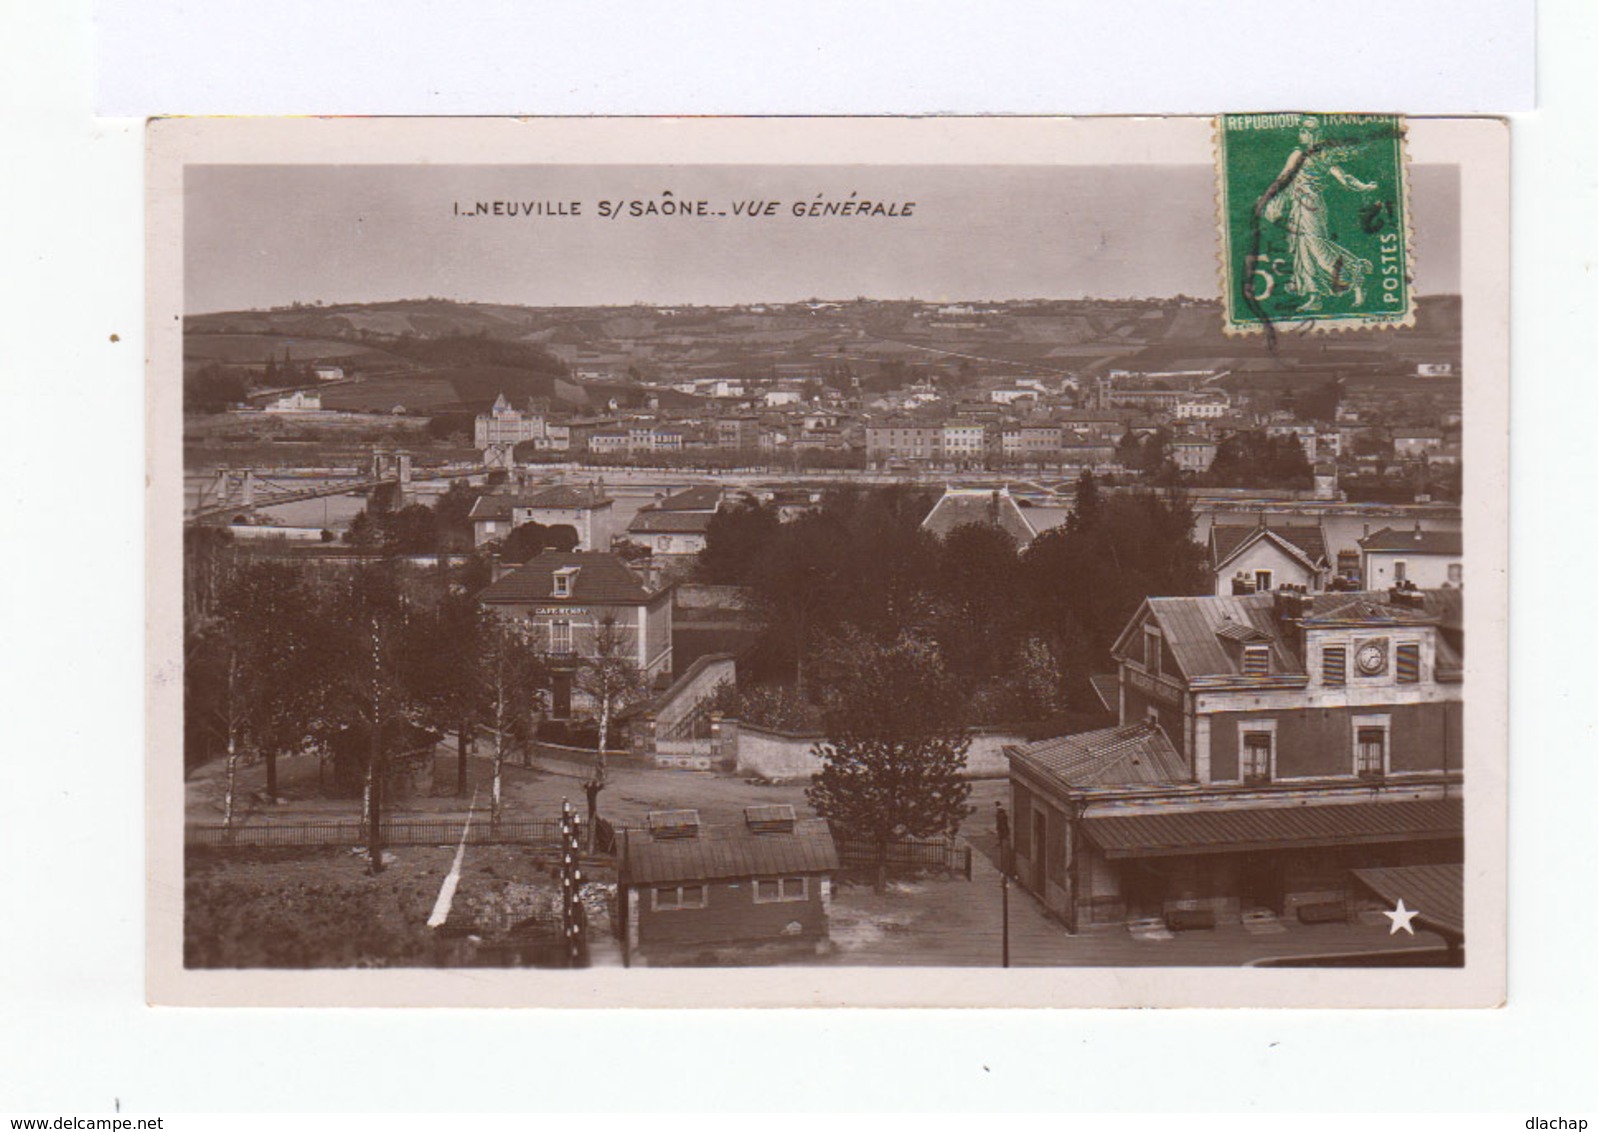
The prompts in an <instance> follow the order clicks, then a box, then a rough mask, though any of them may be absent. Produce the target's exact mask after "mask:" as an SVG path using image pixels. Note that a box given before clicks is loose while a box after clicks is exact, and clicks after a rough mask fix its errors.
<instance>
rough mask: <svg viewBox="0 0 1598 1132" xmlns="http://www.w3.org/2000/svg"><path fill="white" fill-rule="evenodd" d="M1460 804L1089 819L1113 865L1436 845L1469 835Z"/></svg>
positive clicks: (1444, 801) (1087, 825) (1088, 829)
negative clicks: (1124, 860)
mask: <svg viewBox="0 0 1598 1132" xmlns="http://www.w3.org/2000/svg"><path fill="white" fill-rule="evenodd" d="M1464 828H1465V826H1464V808H1463V805H1462V804H1461V802H1460V800H1459V799H1458V798H1440V799H1430V800H1425V801H1402V802H1345V803H1343V804H1341V805H1327V806H1293V805H1280V806H1271V807H1256V808H1252V809H1227V810H1222V809H1207V810H1181V811H1173V812H1166V813H1150V814H1113V815H1105V816H1102V817H1098V816H1093V815H1091V814H1090V815H1089V816H1088V817H1086V818H1085V819H1083V821H1082V830H1083V832H1084V833H1085V834H1086V835H1087V837H1088V839H1089V840H1090V841H1092V842H1093V844H1095V845H1097V846H1098V847H1099V848H1100V849H1101V850H1103V851H1104V855H1105V856H1106V857H1110V858H1121V857H1174V856H1186V855H1189V854H1195V853H1238V852H1246V851H1250V850H1257V849H1307V848H1315V847H1318V846H1328V845H1351V844H1356V843H1358V844H1379V843H1388V842H1400V841H1436V840H1441V839H1445V838H1452V837H1460V836H1462V835H1463V834H1464Z"/></svg>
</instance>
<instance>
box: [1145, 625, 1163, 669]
mask: <svg viewBox="0 0 1598 1132" xmlns="http://www.w3.org/2000/svg"><path fill="white" fill-rule="evenodd" d="M1143 667H1144V668H1147V669H1148V670H1149V671H1150V672H1152V673H1154V674H1155V675H1156V676H1158V675H1159V674H1160V631H1159V630H1158V629H1156V628H1155V627H1154V626H1152V625H1145V626H1143Z"/></svg>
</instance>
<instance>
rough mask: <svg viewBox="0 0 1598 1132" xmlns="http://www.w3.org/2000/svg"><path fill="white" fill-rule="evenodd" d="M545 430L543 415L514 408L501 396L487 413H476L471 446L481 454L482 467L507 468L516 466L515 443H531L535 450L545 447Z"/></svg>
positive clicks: (546, 435)
mask: <svg viewBox="0 0 1598 1132" xmlns="http://www.w3.org/2000/svg"><path fill="white" fill-rule="evenodd" d="M545 429H546V422H545V420H544V415H543V414H542V413H532V412H529V413H523V412H522V411H521V410H519V409H514V408H512V407H511V403H510V401H509V400H507V399H506V397H505V394H503V393H501V394H500V395H499V396H498V397H496V398H494V404H493V406H492V407H490V408H489V410H488V412H486V413H479V414H478V417H477V421H476V425H475V428H474V430H473V434H472V441H473V443H472V446H473V447H474V448H476V449H478V450H479V451H480V452H482V453H483V464H484V466H485V467H490V468H508V467H511V466H512V465H513V464H514V463H515V459H514V456H513V453H514V450H515V448H516V446H517V445H518V444H522V443H526V442H529V441H531V442H533V444H534V445H535V447H544V446H547V444H548V433H547V432H546V431H545Z"/></svg>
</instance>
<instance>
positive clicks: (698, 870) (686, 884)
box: [617, 806, 838, 966]
mask: <svg viewBox="0 0 1598 1132" xmlns="http://www.w3.org/2000/svg"><path fill="white" fill-rule="evenodd" d="M837 868H838V851H837V848H836V846H834V844H833V841H832V833H831V831H830V830H829V829H828V828H827V823H826V822H825V821H823V820H821V819H819V818H798V817H796V815H795V813H794V809H793V807H792V806H753V807H750V808H748V809H746V810H745V811H744V820H743V821H742V822H741V823H739V824H737V825H725V826H702V825H701V824H700V822H699V814H698V812H697V811H695V810H670V811H660V812H655V813H651V814H650V815H649V824H648V827H647V828H646V829H633V830H628V831H627V832H626V834H625V835H624V837H623V840H622V845H621V851H620V854H619V860H618V865H617V873H618V882H619V900H618V911H619V915H618V916H617V920H618V924H617V928H618V932H619V934H620V935H621V937H622V940H623V947H624V954H625V955H626V956H627V960H628V962H629V963H636V964H640V965H665V966H671V965H677V966H684V965H695V964H727V965H736V964H739V963H758V962H761V961H762V960H770V959H773V958H776V957H780V956H781V955H784V954H792V952H793V951H795V950H798V951H805V952H810V953H817V952H822V951H825V950H826V949H827V947H828V946H829V940H828V934H827V912H828V908H829V905H830V903H831V900H832V874H833V873H834V872H836V871H837Z"/></svg>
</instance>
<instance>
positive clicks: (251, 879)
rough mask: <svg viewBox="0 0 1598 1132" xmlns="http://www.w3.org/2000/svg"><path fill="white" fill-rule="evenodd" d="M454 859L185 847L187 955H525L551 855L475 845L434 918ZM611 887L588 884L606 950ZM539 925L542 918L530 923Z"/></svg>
mask: <svg viewBox="0 0 1598 1132" xmlns="http://www.w3.org/2000/svg"><path fill="white" fill-rule="evenodd" d="M453 859H454V850H453V848H451V847H448V846H437V847H434V846H413V847H406V848H398V849H393V850H389V851H387V852H385V853H384V862H385V867H384V870H383V872H382V873H381V874H378V875H375V876H374V875H372V873H371V872H370V870H369V869H368V868H367V858H366V855H365V853H364V851H362V850H358V849H348V848H340V849H258V850H227V851H211V850H202V849H190V850H189V851H188V853H187V858H186V862H185V874H186V879H185V882H184V916H183V940H184V946H183V951H184V964H185V966H188V967H212V968H215V967H269V968H270V967H278V968H304V967H434V966H501V965H503V966H515V965H519V963H520V962H524V961H526V957H527V953H528V951H530V950H533V948H532V947H529V944H534V945H536V943H537V942H538V941H539V937H548V936H551V935H552V934H553V932H552V930H551V929H553V927H554V925H555V924H556V923H557V922H558V919H557V917H556V915H555V912H556V910H557V909H558V908H559V897H558V895H557V894H558V889H557V887H556V881H555V879H554V874H553V867H552V864H551V861H550V859H549V855H548V854H547V853H539V852H538V851H536V850H533V849H528V848H524V847H520V846H513V845H482V846H473V847H471V848H470V849H469V850H468V852H467V853H466V855H465V858H464V860H463V861H462V865H461V873H460V882H459V886H458V887H457V889H456V891H455V896H454V900H453V902H452V903H451V905H450V910H449V916H448V919H447V920H446V921H445V922H444V924H443V925H442V926H441V927H439V928H437V929H434V928H430V927H428V918H429V916H431V915H432V912H433V908H434V904H435V902H436V900H437V898H438V894H439V890H440V888H441V886H442V885H443V882H444V877H445V875H446V874H447V873H448V872H449V871H450V866H451V863H452V861H453ZM613 891H614V883H613V881H611V880H608V879H599V880H596V881H594V882H593V883H590V884H587V885H585V886H584V892H583V898H584V903H585V904H587V905H588V908H589V927H590V931H591V933H598V934H599V936H600V939H599V949H600V951H601V952H607V951H612V950H614V946H613V945H610V946H607V945H609V940H608V937H607V933H608V931H609V914H608V907H609V902H610V900H611V899H612V894H613ZM536 928H542V929H543V930H542V931H538V930H529V929H536ZM518 943H519V944H520V946H519V947H518V946H517V945H518ZM596 958H598V957H597V956H596ZM535 961H536V960H535Z"/></svg>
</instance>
